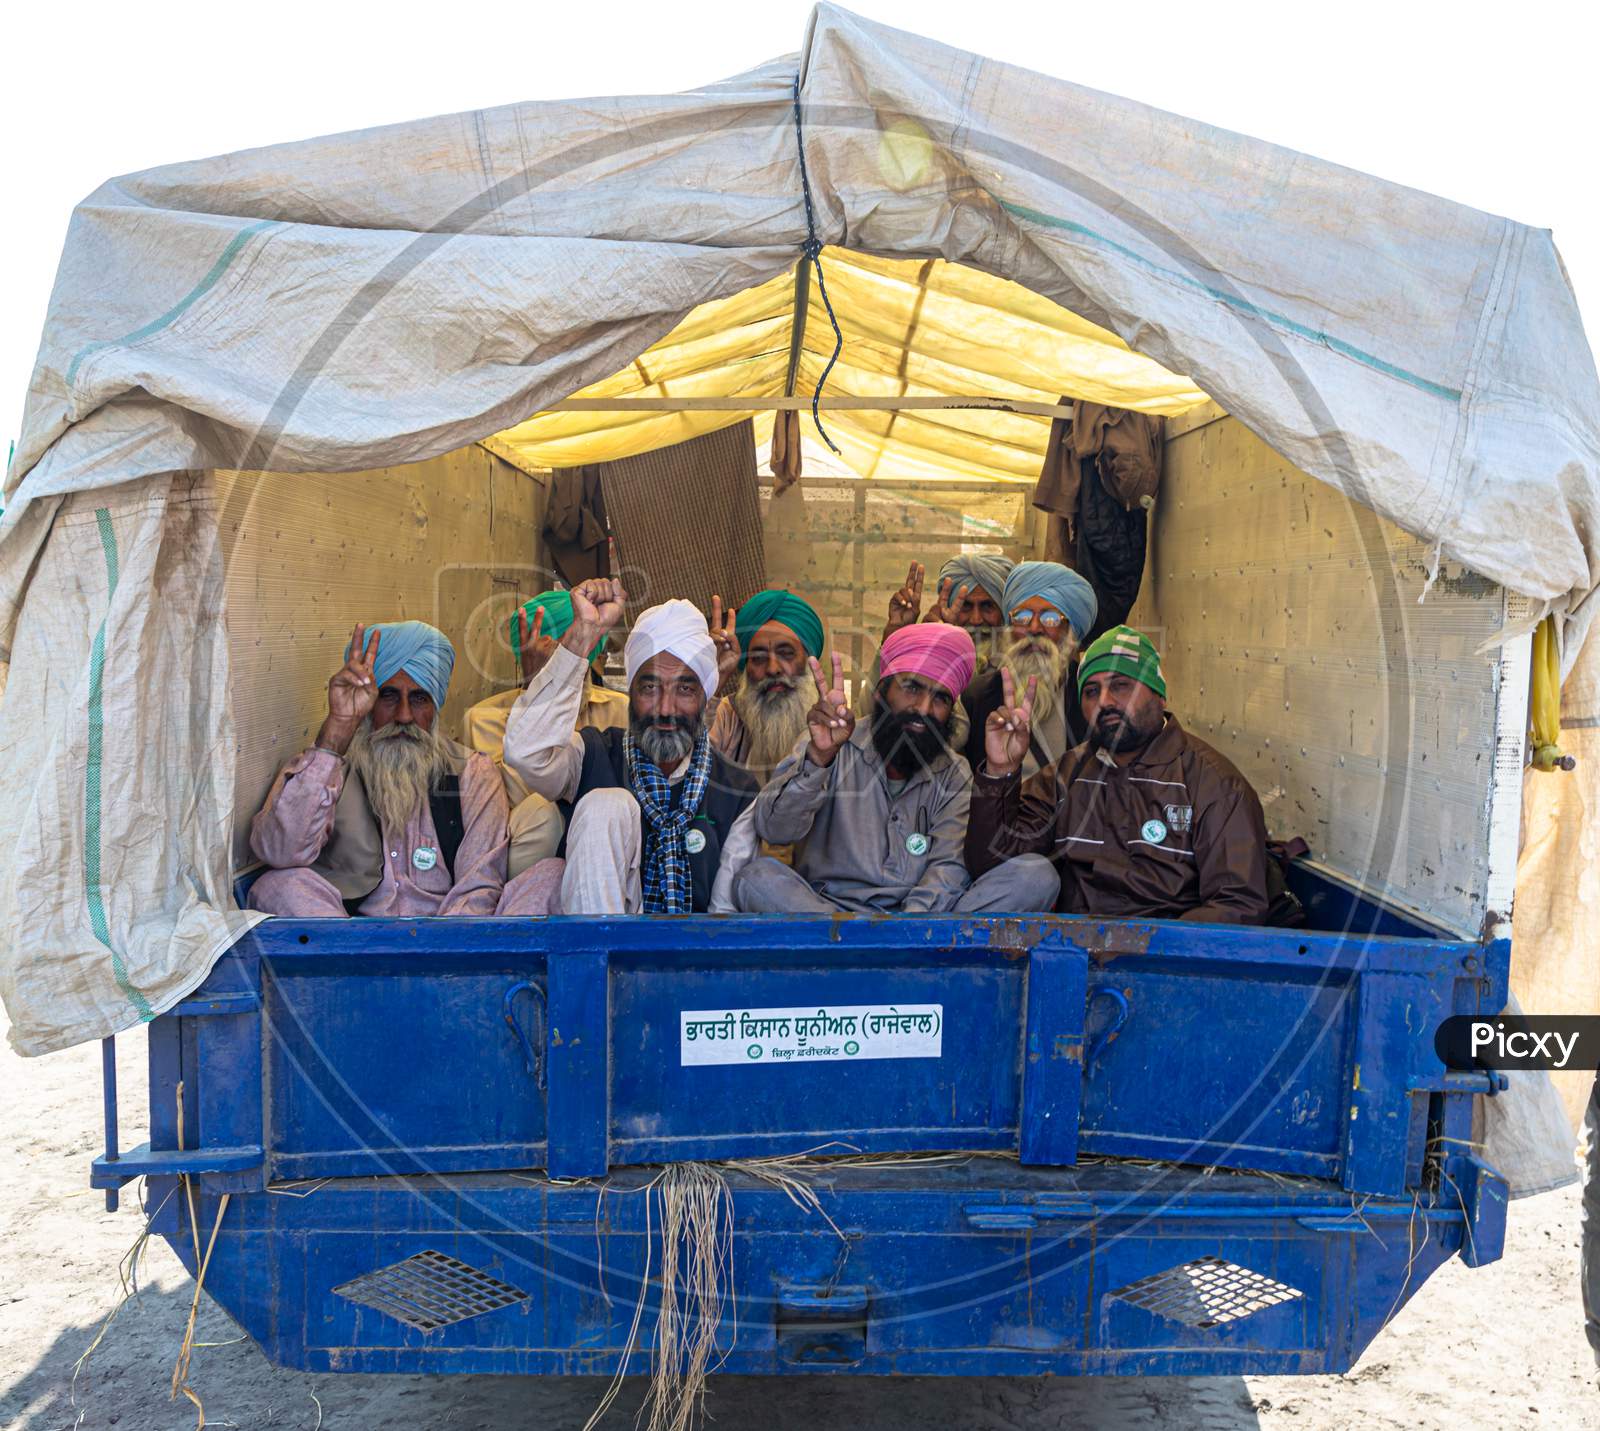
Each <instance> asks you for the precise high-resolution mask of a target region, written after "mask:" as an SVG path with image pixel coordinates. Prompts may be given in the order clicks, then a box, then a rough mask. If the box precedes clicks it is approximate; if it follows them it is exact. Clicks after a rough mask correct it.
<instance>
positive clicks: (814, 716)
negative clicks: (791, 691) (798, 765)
mask: <svg viewBox="0 0 1600 1431" xmlns="http://www.w3.org/2000/svg"><path fill="white" fill-rule="evenodd" d="M806 664H807V665H808V666H810V668H811V678H812V680H814V681H815V682H816V683H817V690H818V691H820V692H822V695H821V696H820V697H819V699H818V700H817V703H816V705H814V706H812V707H811V709H810V710H809V711H807V712H806V728H807V730H809V731H810V732H811V745H810V747H809V748H808V749H807V752H806V754H807V757H808V758H809V759H810V761H811V763H812V764H813V765H832V764H833V757H834V756H836V755H837V754H838V753H839V747H840V746H841V745H843V744H844V743H845V742H846V741H847V740H849V739H850V736H851V734H852V732H853V731H854V730H855V728H856V717H855V712H854V711H852V710H851V709H850V707H849V706H848V705H847V704H845V699H844V662H843V661H842V660H841V659H840V658H839V653H838V652H837V651H835V652H834V653H833V682H832V684H831V685H830V684H828V683H827V681H826V680H825V678H824V676H823V672H822V662H820V661H819V660H817V658H816V657H815V656H810V657H808V658H807V660H806Z"/></svg>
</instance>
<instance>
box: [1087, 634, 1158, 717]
mask: <svg viewBox="0 0 1600 1431" xmlns="http://www.w3.org/2000/svg"><path fill="white" fill-rule="evenodd" d="M1100 671H1115V672H1116V673H1117V674H1118V675H1122V676H1132V677H1133V679H1134V680H1136V681H1139V682H1142V683H1143V684H1144V685H1147V686H1149V687H1150V689H1151V690H1152V691H1154V692H1155V693H1156V694H1157V695H1158V696H1160V697H1161V698H1162V699H1163V700H1165V699H1166V695H1167V679H1166V677H1165V676H1163V675H1162V674H1161V653H1160V652H1159V651H1157V650H1156V648H1155V643H1154V642H1152V641H1151V639H1150V638H1149V637H1148V636H1145V635H1143V634H1141V633H1140V632H1138V631H1135V630H1134V629H1133V627H1131V626H1113V627H1112V628H1111V629H1110V630H1109V631H1107V632H1106V633H1105V634H1104V635H1103V636H1097V637H1096V638H1095V639H1094V640H1093V641H1092V642H1091V643H1090V644H1089V646H1088V648H1087V649H1086V650H1085V651H1084V653H1083V656H1082V657H1081V658H1080V660H1079V662H1078V694H1079V695H1080V696H1081V695H1082V694H1083V685H1084V682H1085V681H1087V680H1088V679H1089V677H1090V676H1093V675H1095V674H1097V673H1098V672H1100Z"/></svg>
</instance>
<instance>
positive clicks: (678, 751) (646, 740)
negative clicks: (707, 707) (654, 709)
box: [628, 712, 704, 771]
mask: <svg viewBox="0 0 1600 1431" xmlns="http://www.w3.org/2000/svg"><path fill="white" fill-rule="evenodd" d="M703 714H704V713H703V712H702V715H699V716H633V717H632V718H631V719H630V720H629V721H628V732H629V734H631V735H632V736H633V743H634V744H635V745H637V746H638V747H639V750H640V752H641V753H642V754H643V755H644V757H645V759H647V760H649V761H650V762H651V763H652V764H654V766H655V767H656V769H657V770H663V771H666V770H676V769H677V768H678V766H679V765H681V764H682V763H683V761H684V759H685V758H686V757H687V756H688V754H689V752H690V751H691V750H693V749H694V743H695V739H696V738H697V737H698V736H699V734H700V725H701V720H702V716H703ZM660 726H668V727H670V729H666V730H662V729H658V727H660Z"/></svg>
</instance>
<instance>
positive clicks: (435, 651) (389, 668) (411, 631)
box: [344, 621, 456, 706]
mask: <svg viewBox="0 0 1600 1431" xmlns="http://www.w3.org/2000/svg"><path fill="white" fill-rule="evenodd" d="M374 631H376V632H377V633H378V658H377V660H376V661H375V662H374V663H373V666H372V674H373V675H374V676H375V677H376V678H377V681H378V684H379V685H380V686H381V685H382V684H383V683H384V682H385V681H387V680H390V679H392V678H393V676H394V675H395V673H396V672H397V671H404V672H405V673H406V675H408V676H410V677H411V679H412V680H413V681H415V682H416V683H417V684H418V685H419V686H421V687H422V689H423V690H425V691H426V692H427V693H428V694H429V695H430V696H432V697H433V703H434V705H436V706H443V705H444V698H445V695H446V694H447V693H448V691H449V690H450V673H451V672H452V671H454V670H455V668H456V648H455V647H454V646H452V645H451V644H450V641H449V638H448V637H447V636H446V635H445V634H444V632H443V631H440V630H438V629H437V628H435V627H432V626H430V625H428V623H427V622H426V621H384V622H381V623H379V624H378V625H377V626H369V627H367V640H368V641H369V642H370V641H371V640H372V633H373V632H374ZM344 658H345V660H347V661H348V660H349V659H350V647H349V645H346V646H345V648H344Z"/></svg>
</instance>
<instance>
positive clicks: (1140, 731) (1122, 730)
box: [1089, 711, 1167, 755]
mask: <svg viewBox="0 0 1600 1431" xmlns="http://www.w3.org/2000/svg"><path fill="white" fill-rule="evenodd" d="M1110 714H1111V712H1109V711H1105V712H1102V713H1101V714H1100V715H1098V716H1096V717H1095V722H1094V725H1093V726H1091V727H1090V729H1089V743H1090V744H1091V745H1095V746H1098V747H1100V749H1102V750H1105V751H1108V752H1109V753H1111V754H1113V755H1116V754H1123V755H1126V754H1128V753H1129V752H1130V751H1135V750H1143V749H1144V748H1145V746H1147V745H1149V744H1150V742H1151V741H1152V740H1154V739H1155V738H1156V737H1157V736H1158V735H1160V734H1161V727H1162V726H1163V725H1165V724H1166V722H1167V716H1166V712H1165V711H1157V712H1156V714H1155V715H1154V716H1153V717H1152V718H1151V720H1150V721H1149V722H1147V723H1145V724H1136V723H1135V722H1134V721H1132V720H1130V719H1129V718H1128V715H1127V713H1126V712H1125V711H1118V712H1116V716H1117V717H1118V718H1116V719H1113V720H1111V721H1110V722H1107V721H1106V716H1107V715H1110Z"/></svg>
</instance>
